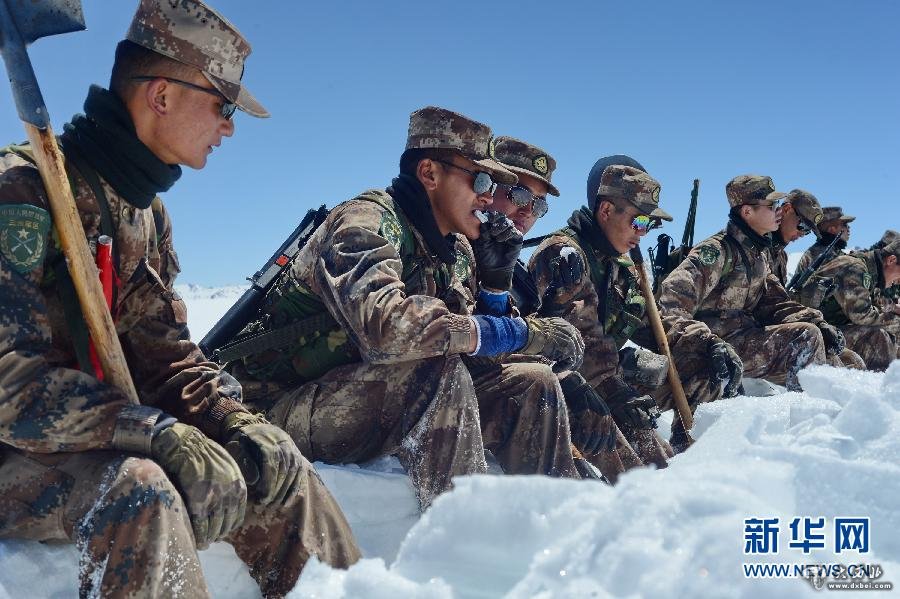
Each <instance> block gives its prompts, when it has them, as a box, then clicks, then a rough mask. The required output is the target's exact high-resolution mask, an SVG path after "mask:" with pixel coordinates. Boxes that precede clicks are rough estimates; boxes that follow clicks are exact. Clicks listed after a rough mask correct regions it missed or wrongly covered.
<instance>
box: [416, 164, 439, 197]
mask: <svg viewBox="0 0 900 599" xmlns="http://www.w3.org/2000/svg"><path fill="white" fill-rule="evenodd" d="M438 171H440V165H439V164H438V163H437V162H435V161H434V160H431V159H429V158H423V159H422V160H420V161H419V164H417V165H416V178H418V179H419V181H420V182H421V183H422V185H423V186H424V187H425V189H426V190H427V191H434V189H436V188H437V186H438V180H439V179H440V174H439V173H438Z"/></svg>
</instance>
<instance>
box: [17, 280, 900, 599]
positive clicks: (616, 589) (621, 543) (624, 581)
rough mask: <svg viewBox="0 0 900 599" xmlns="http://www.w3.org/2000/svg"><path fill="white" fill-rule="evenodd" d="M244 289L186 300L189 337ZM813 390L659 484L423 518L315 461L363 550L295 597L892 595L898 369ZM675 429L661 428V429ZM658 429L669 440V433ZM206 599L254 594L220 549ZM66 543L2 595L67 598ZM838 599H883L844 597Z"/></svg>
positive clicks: (717, 412)
mask: <svg viewBox="0 0 900 599" xmlns="http://www.w3.org/2000/svg"><path fill="white" fill-rule="evenodd" d="M242 291H243V288H242V287H240V286H235V287H232V288H227V289H204V288H199V287H194V286H185V287H179V293H181V295H182V296H183V297H185V299H186V300H187V302H188V305H189V310H188V313H189V316H190V324H191V326H192V333H193V337H194V338H197V339H199V338H200V337H202V335H203V334H204V333H205V332H206V330H208V328H209V327H210V326H211V325H212V324H213V323H214V322H215V320H216V319H217V317H218V315H219V314H221V313H222V312H224V311H225V309H227V308H228V307H229V306H230V305H231V302H232V301H233V300H234V299H236V298H237V297H238V296H239V295H240V293H241V292H242ZM800 380H801V383H802V384H803V387H804V389H805V391H804V392H803V393H789V392H785V391H784V390H783V389H782V388H779V387H775V386H772V385H768V384H766V383H764V382H759V381H748V384H747V385H746V389H747V391H748V392H751V393H754V394H755V395H767V396H764V397H738V398H735V399H732V400H727V401H721V402H716V403H713V404H708V405H703V406H701V407H700V408H699V409H698V410H697V414H696V424H695V427H694V434H695V437H696V438H697V442H696V443H695V445H694V446H693V447H691V448H690V450H688V451H687V452H686V453H684V454H682V455H680V456H677V457H676V458H675V459H674V460H672V463H671V465H670V467H669V468H667V469H665V470H661V471H656V470H653V469H649V468H646V469H641V470H636V471H632V472H629V473H627V474H625V475H624V476H622V477H621V478H620V481H619V483H618V484H617V485H616V486H615V487H607V486H604V485H602V484H600V483H596V482H593V481H566V480H554V479H549V478H545V477H537V476H532V477H527V476H492V475H482V476H472V477H464V478H459V479H457V480H456V481H455V483H456V487H455V489H454V490H453V491H451V492H449V493H446V494H444V495H442V496H441V497H439V498H438V499H437V500H436V501H435V502H434V504H433V505H432V507H431V508H430V509H429V510H428V511H427V512H426V513H425V514H424V515H422V516H419V514H418V510H417V507H416V501H415V498H414V495H413V491H412V488H411V486H410V484H409V480H408V479H407V477H406V476H405V475H404V474H403V473H402V470H401V469H400V468H399V464H398V463H397V462H396V460H394V459H393V458H386V459H382V460H378V461H376V462H375V463H372V464H367V465H365V466H364V467H358V466H346V467H336V466H328V465H324V464H317V468H318V469H319V472H320V474H321V475H322V478H323V480H324V481H325V482H326V484H327V485H328V487H329V488H330V489H331V490H332V492H333V493H334V494H335V496H336V497H337V499H338V501H339V502H340V503H341V506H342V507H343V509H344V510H345V513H346V514H347V517H348V520H349V521H350V523H351V526H352V527H353V529H354V532H355V533H356V535H357V538H358V541H359V543H360V546H361V547H362V549H363V554H364V559H363V560H362V561H360V562H359V563H358V564H356V565H355V566H353V567H352V568H350V569H349V570H348V571H339V570H333V569H331V568H329V567H328V566H326V565H323V564H321V563H319V562H317V561H315V560H313V561H311V562H310V563H309V564H308V565H307V567H306V569H305V570H304V572H303V575H302V577H301V580H300V582H299V583H298V585H297V587H296V588H295V589H294V591H293V592H292V593H291V595H290V596H291V597H331V598H339V597H346V598H351V597H353V598H355V597H373V598H381V597H384V598H388V597H390V598H393V597H422V598H426V597H427V598H432V597H435V598H444V597H447V598H449V597H459V598H467V597H512V598H518V597H546V598H550V597H554V598H555V597H596V598H605V597H664V596H665V597H748V598H749V597H758V596H760V595H765V596H766V597H767V599H768V598H773V597H805V596H808V597H814V596H820V595H819V594H818V593H819V592H817V591H815V590H813V588H812V586H811V585H810V584H808V583H807V582H806V581H804V580H800V579H797V578H782V579H775V578H768V579H754V578H747V577H745V576H744V571H743V566H742V565H743V564H767V563H772V564H774V563H790V564H820V563H843V564H845V565H849V564H860V563H864V564H879V565H880V566H881V567H882V568H883V570H884V576H883V577H882V578H881V579H880V580H881V581H891V582H893V583H894V585H895V589H896V587H897V585H900V510H898V509H897V506H898V499H897V498H898V497H900V362H895V363H894V364H893V365H892V367H891V368H890V369H889V370H888V371H887V372H886V373H872V372H857V371H848V370H837V369H834V368H831V367H828V366H816V367H812V368H808V369H806V370H804V371H803V372H801V373H800ZM668 417H669V418H671V413H669V415H668ZM665 429H666V425H662V430H665ZM754 517H756V518H779V522H780V534H779V538H778V540H779V545H780V551H779V553H778V554H776V555H747V554H744V548H745V547H744V545H745V538H744V520H745V519H747V518H754ZM797 517H801V518H802V517H812V518H819V517H824V518H826V522H827V523H828V527H826V529H825V534H826V543H827V545H826V548H825V549H813V550H812V552H811V553H810V554H809V555H804V553H803V552H802V551H801V550H800V549H795V548H790V547H789V541H790V540H791V535H790V528H789V524H790V522H791V520H792V519H794V518H797ZM837 517H869V518H870V519H871V520H870V541H871V552H870V553H866V554H860V553H858V552H856V551H850V552H847V551H845V552H844V553H842V554H841V555H836V554H835V553H834V547H833V544H834V538H833V534H832V532H833V531H832V530H831V524H832V522H833V521H834V519H835V518H837ZM201 560H202V562H203V566H204V570H205V571H206V573H207V580H208V582H209V584H210V587H211V591H212V593H213V595H214V596H215V597H253V596H258V591H257V590H256V588H255V585H254V584H253V582H252V581H251V580H250V578H249V576H248V574H247V569H246V567H244V566H243V565H242V564H241V563H240V562H239V561H238V559H237V558H236V557H235V555H234V552H233V551H232V550H231V548H230V547H229V546H228V545H225V544H222V543H218V544H215V545H213V547H212V548H210V549H209V550H207V551H204V552H201ZM77 564H78V557H77V552H76V551H75V549H74V547H72V546H59V545H42V544H39V543H34V542H29V541H2V542H0V565H2V567H0V597H16V598H18V597H25V596H28V597H35V596H36V597H49V596H54V597H74V596H76V595H77V582H76V580H77V578H76V577H77ZM840 595H841V597H853V596H862V597H879V596H884V595H885V594H884V593H883V592H881V593H879V592H875V593H874V594H872V593H871V592H868V593H862V592H856V593H854V592H852V591H843V592H842V593H841V594H840Z"/></svg>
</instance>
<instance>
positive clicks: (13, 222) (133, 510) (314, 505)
mask: <svg viewBox="0 0 900 599" xmlns="http://www.w3.org/2000/svg"><path fill="white" fill-rule="evenodd" d="M179 6H180V7H182V8H181V10H188V8H190V11H191V12H190V14H184V15H172V14H169V16H170V17H172V18H173V19H174V22H175V23H176V24H177V23H184V22H185V21H186V20H187V21H190V20H193V19H195V18H200V17H206V18H208V19H209V21H210V26H212V25H215V26H220V27H223V28H224V29H225V31H226V32H231V31H232V29H231V26H230V24H228V23H227V22H225V21H220V20H219V19H220V17H218V16H217V15H215V14H214V13H212V12H211V11H209V10H208V9H206V8H205V7H204V6H203V5H201V4H199V3H195V2H185V3H179ZM167 7H169V5H168V3H157V2H151V1H149V0H145V1H144V2H142V4H141V6H140V8H139V9H138V13H137V15H136V17H135V25H134V27H137V26H138V24H140V23H141V22H143V19H149V18H151V17H154V16H156V17H158V16H159V15H158V14H157V11H159V12H166V13H168V10H167ZM171 10H172V11H177V10H179V9H178V8H171ZM175 35H177V33H176V34H175ZM234 35H236V34H234ZM157 39H158V41H164V40H166V39H168V40H169V42H170V43H174V45H176V46H177V45H178V44H179V43H181V42H183V40H180V39H174V40H173V39H171V38H170V36H165V35H159V36H158V38H157ZM248 51H249V49H248ZM245 55H246V52H244V54H243V55H241V56H239V57H237V59H239V60H240V62H241V63H242V62H243V59H244V57H245ZM236 85H238V86H240V83H239V81H238V82H237V83H236ZM99 93H100V92H99V91H97V90H92V94H99ZM103 93H105V94H106V95H108V96H112V94H110V93H109V92H105V91H104V92H103ZM116 101H118V100H116ZM120 111H121V113H123V114H127V112H126V110H125V107H124V105H121V104H120ZM67 154H69V153H68V152H67ZM68 158H69V159H70V160H71V159H73V156H71V155H69V156H68ZM160 164H162V163H160ZM67 170H68V171H69V174H70V176H71V178H72V179H71V180H72V188H73V193H74V196H75V201H76V204H77V207H78V212H79V216H80V218H81V223H82V225H83V227H84V230H85V235H86V237H87V239H88V241H89V242H90V243H91V245H92V246H95V243H96V241H97V238H98V236H99V234H100V230H101V226H102V225H101V221H102V220H103V216H102V211H101V198H98V194H97V193H95V191H94V189H100V190H102V192H103V193H102V195H105V196H106V199H107V200H108V206H109V212H110V214H111V216H112V218H111V220H112V226H113V231H112V236H113V237H114V243H115V248H116V250H117V252H118V254H119V267H118V277H119V279H120V280H121V287H120V288H119V289H118V294H117V298H116V301H115V303H114V305H113V308H112V313H113V315H114V317H115V320H116V330H117V333H118V335H119V339H120V341H121V344H122V347H123V349H124V353H125V357H126V360H127V362H128V365H129V369H130V372H131V376H132V377H133V380H134V383H135V386H136V388H137V391H138V395H139V397H140V400H141V402H142V404H141V405H131V404H130V403H129V401H128V399H127V398H126V397H125V396H124V395H123V394H122V393H121V392H120V391H119V390H118V389H116V388H113V387H111V386H109V385H108V384H105V383H103V382H101V381H99V380H98V379H97V378H95V377H94V376H92V375H89V374H87V373H86V372H82V371H80V370H78V369H77V368H78V360H77V359H76V344H77V343H78V341H77V340H75V341H73V336H74V335H75V333H74V332H73V331H74V330H73V329H72V328H71V326H72V323H74V322H75V321H73V320H71V318H69V317H67V316H66V307H65V306H64V303H65V300H64V299H63V298H62V297H61V295H60V294H61V293H62V291H61V287H62V286H63V285H64V284H65V280H66V277H65V276H61V273H62V272H64V271H65V266H64V265H65V262H64V258H63V256H62V255H61V252H60V250H59V248H58V241H56V239H55V235H51V233H50V228H51V218H50V215H49V213H48V211H47V206H48V203H47V198H46V193H45V190H44V187H43V184H42V182H41V179H40V177H39V174H38V171H37V169H36V168H35V167H34V165H33V162H32V160H31V158H30V152H29V149H28V148H27V147H26V148H22V147H19V148H16V149H15V151H8V152H6V153H4V154H3V155H2V157H0V306H2V308H0V363H2V368H0V538H20V539H34V540H39V541H47V540H68V541H72V542H74V543H75V544H76V545H77V546H78V548H79V549H80V551H81V564H80V569H79V571H80V578H81V584H80V594H81V595H82V596H104V597H106V596H126V595H127V596H173V597H174V596H191V597H198V596H206V595H207V594H208V593H207V590H206V583H205V581H204V578H203V573H202V570H201V567H200V563H199V561H198V559H197V553H196V549H195V547H194V537H193V533H192V528H191V522H190V521H189V519H188V516H187V510H186V508H185V504H184V502H183V500H182V497H181V495H180V493H179V490H178V489H177V488H176V487H175V486H174V484H173V482H172V481H171V480H170V479H169V478H168V477H167V475H166V474H165V473H164V472H163V470H162V469H161V468H160V466H159V465H158V464H157V463H156V462H154V461H153V460H151V459H150V458H149V457H147V456H148V455H149V453H150V452H149V446H150V444H151V435H152V430H153V426H154V423H155V421H156V419H157V418H158V416H159V415H160V414H161V411H165V412H166V413H168V414H170V415H172V416H174V417H177V418H178V419H179V420H181V421H182V422H185V423H188V424H191V425H194V426H197V427H198V428H200V429H201V430H202V431H203V432H204V433H206V434H207V435H208V436H210V437H211V438H213V439H218V440H222V439H221V433H222V431H221V430H220V429H221V427H222V424H223V421H224V418H225V417H226V416H227V415H228V414H230V413H233V412H236V411H243V410H245V408H244V407H243V406H242V404H241V390H240V387H239V386H238V384H237V383H236V382H235V380H234V379H233V378H232V377H231V376H229V375H228V374H227V373H222V372H220V371H219V370H218V368H217V367H216V366H215V364H212V363H209V362H207V361H206V360H205V358H204V357H203V355H202V353H201V352H200V351H199V349H198V348H197V346H196V345H195V344H194V343H193V342H191V341H190V336H189V333H188V330H187V326H186V312H185V305H184V302H183V301H182V300H181V299H180V298H179V297H178V295H177V294H176V293H175V292H174V291H173V287H172V285H173V282H174V278H175V275H176V274H177V273H178V270H179V269H178V260H177V258H176V255H175V251H174V248H173V245H172V231H171V224H170V222H169V218H168V215H167V213H166V211H165V208H164V207H163V205H162V203H161V202H160V201H159V199H158V198H156V199H155V200H153V203H152V206H148V207H144V208H139V207H137V206H136V205H134V204H132V203H131V202H129V201H127V200H126V199H125V198H124V197H123V196H121V195H119V193H117V191H116V189H115V188H114V187H113V186H111V185H110V184H109V182H108V181H107V180H106V179H104V178H102V177H99V178H98V180H97V184H98V186H99V187H94V188H92V186H91V185H90V184H89V183H88V180H87V178H86V177H85V172H86V171H84V170H82V167H78V168H77V169H75V168H73V164H72V163H71V162H70V161H67ZM89 172H94V173H95V174H96V171H93V170H92V169H90V171H89ZM150 197H151V198H152V194H151V196H150ZM60 265H62V266H60ZM70 301H72V300H71V298H70ZM76 310H77V308H76ZM85 345H86V342H85ZM302 468H303V485H302V489H301V492H300V493H299V494H297V495H295V496H293V497H291V498H290V499H289V500H288V501H287V502H286V503H285V504H284V505H271V506H269V507H266V508H262V507H261V506H254V509H251V510H247V515H246V518H245V520H244V522H243V524H242V525H241V526H240V527H239V528H237V529H235V530H234V531H233V532H232V534H231V535H230V537H229V538H228V540H229V542H231V543H232V545H233V546H234V548H235V551H236V552H237V554H238V556H239V557H240V558H241V559H242V560H244V561H245V562H246V563H247V564H248V565H249V567H250V572H251V575H253V577H254V578H256V580H257V581H258V582H259V585H260V589H261V590H262V592H263V593H264V594H265V595H269V596H274V595H283V594H285V593H287V592H288V591H289V590H290V589H291V588H292V587H293V586H294V584H295V582H296V580H297V578H298V577H299V574H300V571H301V569H302V568H303V565H304V563H305V562H306V560H307V559H308V558H309V556H311V555H315V556H317V557H318V558H319V559H320V560H323V561H325V562H328V563H332V564H334V565H336V566H344V567H346V566H348V565H349V564H350V563H353V562H354V561H356V560H357V559H358V558H359V550H358V549H357V547H356V544H355V542H354V540H353V537H352V534H351V532H350V529H349V526H348V525H347V522H346V520H345V519H344V517H343V514H342V513H341V511H340V509H339V507H338V506H337V504H336V502H335V501H334V499H333V498H332V497H331V495H330V494H329V493H328V491H327V489H326V488H325V486H324V485H323V484H322V482H321V481H320V480H319V478H318V476H317V475H316V473H315V471H314V470H313V469H312V467H311V465H310V464H309V463H304V464H303V465H302Z"/></svg>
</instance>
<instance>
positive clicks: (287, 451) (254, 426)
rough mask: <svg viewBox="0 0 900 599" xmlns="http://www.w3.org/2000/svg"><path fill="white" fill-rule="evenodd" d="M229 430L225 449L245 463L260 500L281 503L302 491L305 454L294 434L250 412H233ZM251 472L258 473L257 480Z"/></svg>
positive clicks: (248, 484)
mask: <svg viewBox="0 0 900 599" xmlns="http://www.w3.org/2000/svg"><path fill="white" fill-rule="evenodd" d="M225 430H226V431H227V432H226V438H228V443H227V444H226V445H225V449H227V450H228V452H229V453H230V454H231V455H232V457H234V459H235V460H236V461H237V462H238V464H240V465H242V468H241V470H242V471H243V472H244V475H245V479H246V482H247V486H249V487H251V488H252V489H253V492H254V495H255V496H256V497H257V498H258V501H259V503H260V504H262V505H269V504H270V503H276V504H281V503H284V502H285V501H286V500H287V499H288V498H289V497H291V496H292V495H295V494H296V493H297V492H298V491H299V486H300V484H301V482H302V478H301V476H300V473H301V469H302V468H301V467H302V463H303V456H302V455H301V453H300V450H299V449H297V444H296V443H294V440H293V439H291V437H290V435H288V434H287V433H286V432H285V431H283V430H282V429H280V428H278V427H277V426H275V425H274V424H270V423H269V422H268V421H267V420H266V419H265V418H263V417H262V416H257V415H255V414H250V413H248V412H233V413H231V414H229V415H228V416H227V417H226V418H225ZM246 465H250V466H251V467H250V468H248V467H247V466H246ZM248 472H254V473H256V474H257V476H256V477H255V480H254V478H251V477H250V476H248Z"/></svg>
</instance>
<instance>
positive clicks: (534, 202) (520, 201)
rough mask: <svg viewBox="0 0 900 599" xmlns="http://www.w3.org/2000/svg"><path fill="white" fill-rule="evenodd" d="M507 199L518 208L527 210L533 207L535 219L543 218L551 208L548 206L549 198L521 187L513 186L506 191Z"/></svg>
mask: <svg viewBox="0 0 900 599" xmlns="http://www.w3.org/2000/svg"><path fill="white" fill-rule="evenodd" d="M506 199H507V200H509V201H510V202H512V203H513V204H515V205H516V206H518V207H519V208H525V207H526V206H529V205H530V206H531V212H532V214H534V216H535V218H541V217H542V216H544V215H545V214H547V210H549V209H550V206H548V205H547V198H546V197H544V196H539V195H535V194H533V193H531V190H530V189H528V188H527V187H522V186H521V185H511V186H509V188H508V189H507V190H506Z"/></svg>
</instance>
